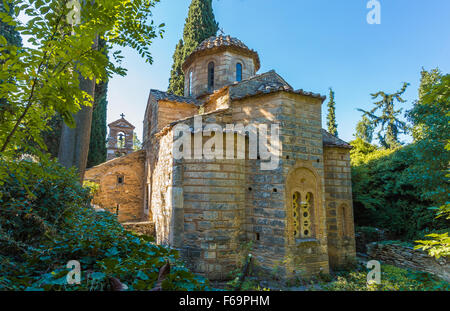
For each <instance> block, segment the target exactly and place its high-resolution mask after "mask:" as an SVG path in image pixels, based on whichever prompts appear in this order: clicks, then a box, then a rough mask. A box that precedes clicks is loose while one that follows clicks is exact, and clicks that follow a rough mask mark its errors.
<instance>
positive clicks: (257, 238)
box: [255, 232, 259, 241]
mask: <svg viewBox="0 0 450 311" xmlns="http://www.w3.org/2000/svg"><path fill="white" fill-rule="evenodd" d="M255 238H256V241H259V233H258V232H256V233H255Z"/></svg>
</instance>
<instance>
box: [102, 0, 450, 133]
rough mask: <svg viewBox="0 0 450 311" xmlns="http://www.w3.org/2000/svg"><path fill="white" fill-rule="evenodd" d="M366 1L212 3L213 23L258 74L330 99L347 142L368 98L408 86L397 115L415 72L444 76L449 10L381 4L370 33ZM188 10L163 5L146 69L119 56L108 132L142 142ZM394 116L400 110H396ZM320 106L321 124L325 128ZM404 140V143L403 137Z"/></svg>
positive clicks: (448, 65) (449, 60)
mask: <svg viewBox="0 0 450 311" xmlns="http://www.w3.org/2000/svg"><path fill="white" fill-rule="evenodd" d="M367 2H368V0H213V7H214V14H215V16H216V20H217V21H218V22H219V26H220V28H222V29H223V30H224V32H225V33H226V34H229V35H231V36H233V37H237V38H239V39H241V40H242V41H243V42H244V43H245V44H246V45H247V46H249V47H250V48H252V49H255V50H256V51H258V53H259V55H260V58H261V65H262V67H261V69H260V71H259V73H262V72H266V71H268V70H271V69H274V70H275V71H276V72H277V73H279V74H280V75H281V76H282V77H284V78H285V79H286V81H287V82H289V83H290V84H291V85H292V86H293V87H294V88H295V89H300V88H301V89H304V90H306V91H312V92H316V93H321V94H324V95H327V96H328V88H329V87H332V88H333V89H334V91H335V100H336V104H337V112H336V116H337V122H338V131H339V136H340V137H341V138H342V139H344V140H347V141H348V140H351V139H352V138H353V133H354V129H355V125H356V123H357V122H358V121H359V120H360V118H361V113H360V112H359V111H357V110H356V109H357V108H363V109H369V108H370V107H371V104H372V102H373V101H372V99H371V97H370V93H374V92H376V91H379V90H383V91H386V92H395V91H397V90H398V89H400V88H401V86H402V82H409V83H410V84H411V85H410V86H409V88H408V90H407V92H406V93H405V96H404V98H405V99H406V100H407V103H405V104H402V105H401V107H404V108H405V109H409V108H410V107H411V105H412V103H413V101H414V100H415V99H416V98H417V88H418V86H419V82H420V81H419V80H420V70H421V68H422V67H425V68H426V69H431V68H434V67H436V66H438V67H439V68H440V69H441V70H442V71H443V72H444V73H448V72H450V1H448V0H428V1H424V0H380V3H381V24H380V25H369V24H368V23H367V21H366V15H367V13H368V12H369V9H367V8H366V4H367ZM189 4H190V0H162V1H161V3H160V4H158V5H157V7H156V8H155V9H154V19H155V21H156V22H158V23H161V22H164V23H166V27H165V30H166V32H165V36H164V38H163V39H157V40H155V42H154V43H153V45H152V47H151V52H152V55H153V58H154V63H153V64H152V65H149V64H147V63H145V62H144V61H143V60H142V59H141V58H140V56H139V55H138V54H137V53H136V52H134V51H132V50H131V49H125V50H124V56H125V61H124V63H123V65H124V66H125V67H126V68H127V69H128V74H127V76H126V77H118V76H116V77H113V78H112V79H111V81H110V83H109V93H108V102H109V107H108V123H109V122H112V121H115V120H116V119H118V118H119V117H120V116H119V115H120V114H121V113H124V114H125V115H126V116H125V118H126V119H127V120H128V121H130V122H132V123H133V124H135V126H136V132H137V134H138V137H139V138H141V137H142V122H143V115H144V112H145V108H146V104H147V99H148V93H149V91H150V89H160V90H163V91H165V90H167V86H168V79H169V74H170V68H171V65H172V54H173V51H174V48H175V45H176V43H177V42H178V40H179V39H180V38H181V36H182V32H183V26H184V22H185V18H186V17H187V13H188V7H189ZM399 107H400V106H399ZM326 110H327V109H326V102H325V103H324V106H323V109H322V112H323V124H324V127H325V122H326V119H325V118H326ZM403 139H404V140H406V141H407V140H408V138H407V137H403Z"/></svg>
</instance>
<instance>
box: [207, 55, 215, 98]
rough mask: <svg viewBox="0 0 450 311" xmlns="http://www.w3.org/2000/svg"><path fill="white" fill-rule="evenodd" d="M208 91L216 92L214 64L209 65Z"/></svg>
mask: <svg viewBox="0 0 450 311" xmlns="http://www.w3.org/2000/svg"><path fill="white" fill-rule="evenodd" d="M208 90H209V91H212V90H214V63H213V62H210V63H209V64H208Z"/></svg>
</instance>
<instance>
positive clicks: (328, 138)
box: [322, 129, 353, 149]
mask: <svg viewBox="0 0 450 311" xmlns="http://www.w3.org/2000/svg"><path fill="white" fill-rule="evenodd" d="M322 136H323V145H324V147H339V148H347V149H352V148H353V147H352V146H351V145H349V144H348V143H346V142H345V141H343V140H342V139H339V138H337V137H336V136H334V135H332V134H330V133H328V132H327V131H326V130H324V129H322Z"/></svg>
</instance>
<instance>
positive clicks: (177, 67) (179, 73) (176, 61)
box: [167, 39, 184, 96]
mask: <svg viewBox="0 0 450 311" xmlns="http://www.w3.org/2000/svg"><path fill="white" fill-rule="evenodd" d="M183 49H184V44H183V40H182V39H180V41H179V42H178V44H177V47H176V48H175V53H174V54H173V65H172V70H171V71H170V79H169V89H168V90H167V91H168V92H169V93H173V94H175V95H180V96H183V94H184V74H183V70H182V69H181V66H182V65H183V60H184V58H183V53H184V52H183Z"/></svg>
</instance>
